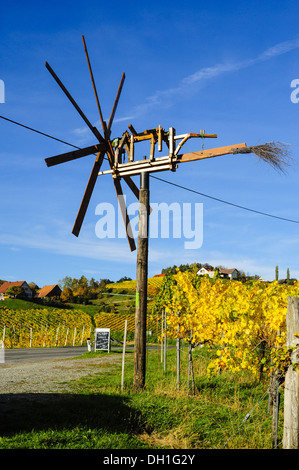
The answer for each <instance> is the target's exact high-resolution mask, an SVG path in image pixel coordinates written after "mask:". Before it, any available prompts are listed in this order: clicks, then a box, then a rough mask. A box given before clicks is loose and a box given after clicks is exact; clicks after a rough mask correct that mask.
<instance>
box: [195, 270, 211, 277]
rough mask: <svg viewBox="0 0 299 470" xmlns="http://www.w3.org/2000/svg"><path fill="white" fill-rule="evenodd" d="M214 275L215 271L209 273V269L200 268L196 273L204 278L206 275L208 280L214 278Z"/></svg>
mask: <svg viewBox="0 0 299 470" xmlns="http://www.w3.org/2000/svg"><path fill="white" fill-rule="evenodd" d="M214 273H215V271H211V270H210V269H206V268H200V270H199V271H197V275H198V276H205V275H206V274H208V276H209V277H210V278H213V277H214Z"/></svg>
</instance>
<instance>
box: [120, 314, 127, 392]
mask: <svg viewBox="0 0 299 470" xmlns="http://www.w3.org/2000/svg"><path fill="white" fill-rule="evenodd" d="M127 325H128V320H125V330H124V342H123V357H122V369H121V391H123V389H124V378H125V355H126V341H127Z"/></svg>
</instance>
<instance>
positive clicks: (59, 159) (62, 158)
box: [45, 144, 105, 167]
mask: <svg viewBox="0 0 299 470" xmlns="http://www.w3.org/2000/svg"><path fill="white" fill-rule="evenodd" d="M102 150H105V146H104V144H96V145H92V146H90V147H85V148H83V149H80V150H73V151H71V152H66V153H61V154H60V155H55V156H53V157H49V158H45V162H46V164H47V166H48V167H50V166H54V165H59V164H60V163H65V162H70V161H72V160H76V159H77V158H81V157H85V156H87V155H92V154H94V153H97V152H100V151H102Z"/></svg>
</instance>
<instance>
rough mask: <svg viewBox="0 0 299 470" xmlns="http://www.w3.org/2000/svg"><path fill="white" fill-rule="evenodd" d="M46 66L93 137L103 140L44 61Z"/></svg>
mask: <svg viewBox="0 0 299 470" xmlns="http://www.w3.org/2000/svg"><path fill="white" fill-rule="evenodd" d="M46 67H47V69H48V70H49V72H50V74H51V75H52V77H53V78H54V80H55V81H56V82H57V83H58V85H59V86H60V88H61V89H62V91H63V92H64V94H65V95H66V96H67V97H68V99H69V100H70V102H71V103H72V105H73V106H74V108H75V109H76V110H77V111H78V113H79V114H80V116H81V117H82V119H83V120H84V121H85V123H86V124H87V126H88V127H89V129H90V130H91V132H92V133H93V134H94V135H95V137H96V138H97V139H98V140H99V142H105V139H104V138H103V136H102V135H101V134H100V132H99V131H98V129H97V128H96V127H95V126H93V125H92V124H91V123H90V121H89V120H88V119H87V117H86V116H85V114H84V113H83V111H82V109H81V108H80V107H79V106H78V104H77V103H76V101H75V100H74V98H73V97H72V95H71V94H70V93H69V91H68V90H67V89H66V87H65V86H64V84H63V83H62V81H61V80H60V78H58V76H57V75H56V73H55V72H54V70H53V69H52V67H51V66H50V65H49V64H48V62H46Z"/></svg>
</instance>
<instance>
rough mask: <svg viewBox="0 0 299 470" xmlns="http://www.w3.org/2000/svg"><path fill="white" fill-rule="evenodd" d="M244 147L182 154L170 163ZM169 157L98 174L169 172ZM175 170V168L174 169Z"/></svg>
mask: <svg viewBox="0 0 299 470" xmlns="http://www.w3.org/2000/svg"><path fill="white" fill-rule="evenodd" d="M244 147H246V144H245V143H241V144H235V145H227V146H225V147H217V148H213V149H208V150H201V151H197V152H190V153H183V154H179V155H176V158H175V159H174V160H173V161H172V163H173V165H174V166H176V165H177V164H178V163H186V162H193V161H197V160H203V159H206V158H214V157H219V156H221V155H229V154H231V153H233V151H234V152H235V151H236V149H238V148H244ZM170 169H171V168H170V166H169V156H165V157H159V158H156V159H155V160H150V159H146V160H138V161H135V162H130V163H122V164H119V165H118V166H117V170H115V169H110V170H107V171H101V172H99V175H100V176H101V175H107V174H112V175H113V176H114V177H120V178H122V177H127V176H130V175H131V176H132V175H138V174H140V173H143V172H156V171H166V170H170ZM174 169H175V168H174Z"/></svg>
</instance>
